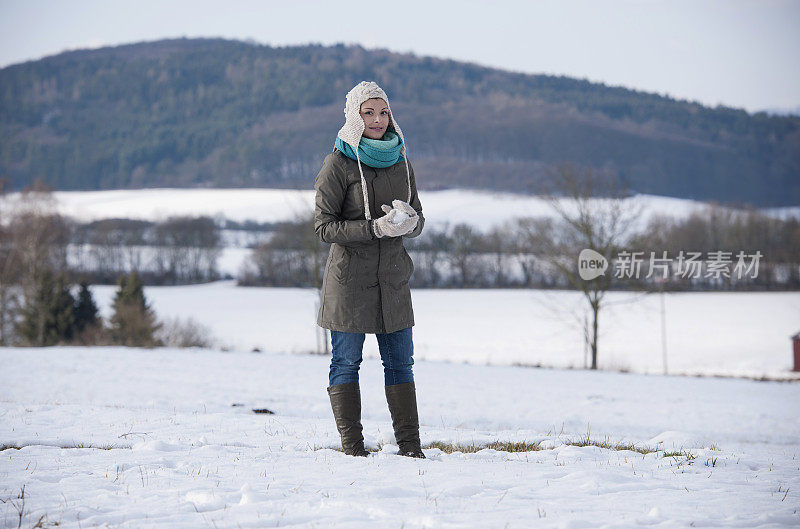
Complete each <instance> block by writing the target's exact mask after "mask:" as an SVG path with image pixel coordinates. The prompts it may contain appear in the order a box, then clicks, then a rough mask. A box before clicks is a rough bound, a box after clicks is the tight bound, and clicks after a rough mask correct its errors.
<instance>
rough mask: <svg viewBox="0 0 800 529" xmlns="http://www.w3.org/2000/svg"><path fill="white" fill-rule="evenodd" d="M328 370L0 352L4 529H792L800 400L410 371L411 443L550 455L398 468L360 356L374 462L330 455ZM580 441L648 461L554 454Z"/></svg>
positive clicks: (186, 355)
mask: <svg viewBox="0 0 800 529" xmlns="http://www.w3.org/2000/svg"><path fill="white" fill-rule="evenodd" d="M328 363H329V359H328V358H327V357H325V356H313V355H291V354H280V353H278V352H276V350H275V349H270V350H269V351H267V352H265V353H263V354H251V353H244V352H239V353H221V352H216V351H206V350H188V351H187V350H170V349H161V350H139V349H127V348H49V349H0V364H1V365H2V366H3V369H2V371H0V416H1V417H2V420H1V421H0V444H5V445H14V446H20V447H22V448H21V449H20V450H13V449H8V450H3V451H1V452H0V499H2V500H3V503H0V527H3V528H12V527H14V528H16V527H18V523H19V524H21V527H26V528H27V527H34V526H36V527H58V528H59V529H79V528H84V529H85V528H90V527H115V528H123V529H128V528H137V529H142V528H151V527H159V528H164V529H183V528H186V529H195V528H202V527H213V528H217V529H223V528H225V529H227V528H230V529H235V528H242V527H244V528H262V527H296V528H304V529H306V528H307V529H311V528H331V527H341V528H347V529H384V528H386V529H389V528H391V529H397V528H401V527H402V528H406V529H411V528H413V529H421V528H442V529H444V528H447V529H451V528H452V529H455V528H460V529H461V528H463V529H466V528H476V529H486V528H495V527H497V528H509V529H527V528H530V527H541V528H578V527H597V528H612V527H614V528H619V527H642V526H655V527H664V528H678V527H725V528H734V527H737V528H738V527H761V528H783V527H797V526H798V525H800V514H798V512H799V509H798V507H800V463H798V461H800V452H798V446H800V443H798V441H800V421H799V420H798V413H797V407H796V403H797V402H800V385H798V384H786V383H764V382H753V381H748V380H731V379H713V378H680V377H663V376H652V375H651V376H646V375H635V374H620V373H607V372H586V371H560V370H536V369H525V368H515V367H487V366H473V365H460V364H450V363H443V362H433V361H418V362H417V363H416V364H415V368H414V369H415V380H416V384H417V387H418V402H419V413H420V423H421V439H422V441H423V443H430V442H432V441H439V442H444V443H449V442H457V443H463V444H467V445H469V444H473V443H476V444H482V443H486V442H489V441H495V440H500V441H512V442H519V441H528V442H540V443H541V446H542V447H543V448H545V449H544V450H540V451H535V452H520V453H507V452H501V451H495V450H491V449H484V450H482V451H480V452H477V453H461V452H457V453H452V454H447V453H444V452H442V451H441V450H439V449H437V448H428V449H426V450H425V453H426V455H427V458H428V459H426V460H412V459H408V458H403V457H401V456H397V455H394V451H396V447H394V446H392V444H391V443H393V442H394V439H393V434H392V432H391V422H390V417H389V413H388V409H387V406H386V403H385V400H384V396H383V377H382V373H381V365H380V363H379V361H378V360H376V359H367V360H365V361H364V363H363V365H362V369H361V388H362V395H363V422H364V434H365V438H366V442H367V446H368V448H370V449H371V450H373V451H376V453H374V454H373V455H371V456H370V457H368V458H354V457H351V456H346V455H344V454H341V453H340V452H337V451H335V450H333V448H335V447H337V446H338V445H339V440H338V435H337V433H336V430H335V426H334V423H333V418H332V415H331V412H330V407H329V403H328V401H327V395H326V392H325V387H326V385H327V371H328ZM233 404H240V406H232V405H233ZM254 407H267V408H269V409H270V410H272V411H274V412H275V415H254V414H253V413H251V412H250V410H251V408H254ZM587 431H590V437H591V439H593V440H597V441H603V440H608V441H610V442H611V443H618V442H629V443H635V444H636V445H637V446H651V447H658V448H660V449H661V450H662V451H660V452H657V453H651V454H647V455H642V454H639V453H636V452H633V451H627V450H626V451H616V450H609V449H604V448H598V447H594V446H587V447H578V446H569V445H568V444H567V443H568V442H569V441H571V440H576V439H579V438H581V437H582V436H585V435H586V433H587ZM379 445H381V450H380V451H378V449H379ZM60 447H64V448H60ZM68 447H81V448H68ZM100 448H108V449H105V450H104V449H100ZM663 450H674V451H677V450H684V452H685V453H684V455H678V456H673V457H665V454H664V452H663ZM687 452H688V454H690V455H688V456H687V455H685V454H686V453H687ZM23 487H24V497H25V501H24V510H23V511H22V518H21V520H20V518H19V516H18V512H19V509H18V508H17V507H18V506H21V505H23V504H22V502H21V500H19V499H16V498H17V496H19V495H20V492H21V490H22V489H23ZM37 522H38V525H36V524H37Z"/></svg>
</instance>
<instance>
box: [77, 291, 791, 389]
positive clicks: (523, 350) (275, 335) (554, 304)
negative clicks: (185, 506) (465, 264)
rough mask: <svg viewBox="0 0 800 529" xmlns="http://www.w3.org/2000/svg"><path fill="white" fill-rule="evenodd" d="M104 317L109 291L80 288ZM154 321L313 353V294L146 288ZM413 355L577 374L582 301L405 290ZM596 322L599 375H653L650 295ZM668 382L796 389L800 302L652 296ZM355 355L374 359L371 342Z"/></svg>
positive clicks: (613, 301)
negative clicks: (794, 340)
mask: <svg viewBox="0 0 800 529" xmlns="http://www.w3.org/2000/svg"><path fill="white" fill-rule="evenodd" d="M92 288H93V292H94V293H95V297H96V299H97V302H98V304H99V305H100V307H101V311H102V312H103V314H104V315H105V316H106V317H108V316H110V305H111V300H112V299H113V295H114V290H115V287H111V286H95V287H92ZM145 295H146V296H147V297H148V299H149V300H150V302H151V304H152V306H153V308H154V309H155V311H156V313H157V315H158V316H159V317H162V318H167V317H169V318H175V317H180V318H184V319H185V318H188V317H191V318H193V319H195V320H196V321H198V322H200V323H202V324H204V325H206V326H208V327H209V328H210V329H211V331H212V334H213V335H214V336H215V337H216V339H217V340H218V343H217V345H218V346H220V347H225V348H228V349H238V350H244V351H249V350H251V349H253V348H259V349H261V350H263V351H286V352H299V353H302V352H311V351H316V350H317V344H318V340H319V341H320V343H324V342H322V339H323V338H322V335H321V329H319V327H317V326H316V303H317V294H316V291H314V290H311V289H299V288H256V287H236V286H235V284H234V283H233V282H231V281H222V282H216V283H211V284H206V285H191V286H178V287H147V288H146V289H145ZM412 298H413V302H414V316H415V321H416V325H415V327H414V355H415V357H416V358H418V359H430V360H446V361H450V362H469V363H473V364H493V365H512V364H515V363H519V364H525V365H536V364H541V365H544V366H557V367H582V366H583V365H584V345H583V340H582V336H583V334H582V333H583V331H582V323H583V321H582V320H583V317H584V314H585V310H586V302H585V301H584V300H583V299H582V297H581V294H579V293H578V292H572V291H542V290H522V289H520V290H516V289H515V290H505V289H469V290H456V289H414V290H412ZM607 299H608V306H607V308H606V309H604V310H603V311H602V312H601V313H600V339H599V344H600V354H599V365H600V367H601V368H602V369H622V370H630V371H633V372H639V373H663V368H664V365H663V364H664V362H663V350H662V334H661V300H660V298H659V294H653V295H649V296H648V295H641V294H636V293H631V292H611V293H609V294H608V298H607ZM664 302H665V303H664V305H665V309H666V310H665V322H666V348H667V369H668V372H669V373H671V374H677V373H684V374H706V375H716V374H720V375H733V376H750V377H762V376H767V377H775V378H792V377H793V378H795V379H800V373H792V372H791V371H790V369H791V367H792V353H791V341H790V339H789V338H790V336H791V335H793V334H794V333H796V332H798V331H800V293H797V292H770V293H764V292H710V293H708V292H706V293H687V292H683V293H673V294H665V295H664ZM364 353H365V355H366V356H369V357H373V358H376V357H378V346H377V342H376V340H375V338H374V336H369V337H368V339H367V340H366V342H365V344H364Z"/></svg>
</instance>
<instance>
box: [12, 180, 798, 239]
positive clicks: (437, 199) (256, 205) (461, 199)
mask: <svg viewBox="0 0 800 529" xmlns="http://www.w3.org/2000/svg"><path fill="white" fill-rule="evenodd" d="M18 196H19V195H18V194H10V195H8V196H7V197H6V198H4V199H0V207H8V208H11V207H13V204H14V202H15V201H16V200H17V198H18ZM54 197H55V199H56V201H57V207H58V210H59V211H60V212H61V213H62V214H65V215H68V216H71V217H74V218H76V219H78V220H81V221H90V220H97V219H104V218H131V219H140V220H160V219H165V218H166V217H169V216H171V215H207V216H211V217H216V218H220V219H222V218H225V219H229V220H234V221H239V222H244V221H248V220H252V221H257V222H280V221H288V220H294V219H296V218H297V217H298V216H307V215H310V214H311V213H313V211H314V191H313V190H292V189H138V190H114V191H59V192H56V193H54ZM420 200H421V202H422V207H423V210H424V212H425V219H426V222H427V223H428V225H429V226H436V227H443V226H444V225H445V224H449V225H451V226H452V225H454V224H458V223H466V224H470V225H472V226H474V227H475V228H476V229H478V230H482V231H485V230H488V229H490V228H491V227H493V226H497V225H500V224H502V223H503V222H506V221H508V220H511V219H513V218H515V217H539V216H553V215H554V210H553V208H552V206H551V205H550V204H549V203H548V202H547V201H546V200H544V199H542V198H541V197H538V196H531V195H517V194H512V193H501V192H491V191H472V190H463V189H451V190H445V191H420ZM628 202H629V205H630V206H631V208H634V209H640V210H641V214H640V215H639V220H640V222H641V223H644V222H646V221H647V220H648V219H649V218H650V216H651V215H654V214H661V215H670V216H675V217H682V216H686V215H689V214H690V213H691V212H693V211H697V210H701V209H703V208H706V207H708V205H707V204H706V203H704V202H698V201H694V200H688V199H680V198H671V197H662V196H655V195H636V196H635V197H633V198H631V199H629V200H628ZM565 207H569V203H568V202H567V203H565ZM763 211H764V212H765V213H768V214H770V215H774V216H777V217H788V216H794V217H800V207H787V208H771V209H765V210H763Z"/></svg>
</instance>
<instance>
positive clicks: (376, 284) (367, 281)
mask: <svg viewBox="0 0 800 529" xmlns="http://www.w3.org/2000/svg"><path fill="white" fill-rule="evenodd" d="M405 163H406V162H405V161H404V160H402V159H401V160H400V161H398V163H396V164H394V165H392V166H390V167H386V168H374V167H369V166H367V165H364V164H362V165H361V167H362V170H363V173H364V179H365V181H366V183H367V194H368V200H369V207H370V215H371V217H372V220H366V215H365V214H364V197H363V191H362V186H361V175H360V173H359V171H358V165H357V162H356V161H355V160H352V159H350V158H348V157H346V156H345V155H344V154H342V153H341V152H340V151H339V150H337V149H334V151H333V152H332V153H331V154H329V155H327V156H326V157H325V160H324V161H323V164H322V169H321V170H320V171H319V174H318V175H317V178H316V181H315V182H314V189H315V190H316V199H315V212H314V230H315V232H316V234H317V237H319V238H320V239H321V240H322V241H323V242H327V243H331V247H330V251H329V253H328V261H327V263H326V264H325V275H324V276H323V279H322V290H321V293H320V296H321V299H320V309H319V313H318V314H317V325H319V326H320V327H324V328H326V329H331V330H335V331H342V332H359V333H371V334H383V333H391V332H395V331H398V330H401V329H405V328H408V327H412V326H413V325H414V311H413V309H412V306H411V289H410V288H409V284H408V281H409V278H410V277H411V274H412V273H413V271H414V264H413V262H412V260H411V257H410V256H409V255H408V252H407V251H406V249H405V247H404V246H403V237H417V236H418V235H419V234H420V233H421V232H422V227H423V226H424V224H425V218H424V217H423V216H422V204H420V201H419V196H418V195H417V186H416V182H415V180H414V170H413V168H412V167H411V164H410V163H409V168H408V169H409V170H408V172H406V167H405ZM409 179H410V183H409ZM409 185H410V187H411V200H410V201H409V204H410V205H411V207H413V208H414V209H415V210H416V211H417V214H418V215H419V222H418V223H417V227H416V228H414V230H413V231H411V232H409V233H407V234H406V235H403V236H402V237H382V238H377V237H376V236H375V233H374V231H373V229H372V226H371V223H373V222H375V220H374V219H376V218H379V217H381V216H383V214H384V213H383V211H382V210H381V209H380V207H381V205H382V204H388V205H390V206H391V204H392V200H394V199H400V200H404V201H405V200H407V199H408V189H409Z"/></svg>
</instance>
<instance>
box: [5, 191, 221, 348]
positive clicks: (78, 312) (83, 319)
mask: <svg viewBox="0 0 800 529" xmlns="http://www.w3.org/2000/svg"><path fill="white" fill-rule="evenodd" d="M17 198H18V199H17V200H16V201H15V202H14V204H13V210H12V211H0V345H32V346H47V345H56V344H86V345H88V344H91V345H101V344H114V345H125V346H144V347H154V346H157V345H173V346H191V345H203V344H208V343H209V342H210V335H209V333H208V331H207V329H205V328H203V327H202V326H200V325H198V324H197V323H196V322H194V321H192V320H186V321H183V320H180V319H173V320H166V321H163V322H160V321H158V320H157V319H156V315H155V312H154V311H153V309H152V308H151V306H150V304H149V302H148V301H147V300H146V298H145V295H144V281H143V278H142V277H141V276H140V275H139V273H138V268H139V266H141V265H142V263H143V259H142V255H141V252H142V247H141V245H144V244H150V243H157V244H161V245H160V246H156V247H155V248H156V250H155V251H154V252H151V253H152V254H153V259H154V263H155V264H156V268H155V269H152V270H151V271H150V272H149V275H150V277H151V278H153V279H155V280H157V281H160V282H170V283H172V282H178V281H195V280H208V279H213V278H215V277H216V255H217V253H218V249H217V247H218V243H219V239H218V237H219V235H218V230H216V229H215V230H212V234H211V235H209V234H208V233H205V232H206V231H207V229H208V227H209V225H208V223H207V222H205V221H204V220H202V219H201V221H199V222H198V221H196V219H170V220H168V221H165V222H164V223H156V224H153V223H135V222H134V223H133V227H131V225H130V224H129V223H126V222H122V223H121V225H122V226H124V227H126V228H130V229H122V228H120V224H118V223H116V222H112V223H111V224H112V225H113V226H114V229H109V226H108V224H107V223H99V226H97V225H94V224H93V223H92V224H89V225H83V226H79V225H76V224H75V223H73V222H71V221H69V220H68V219H65V218H64V217H62V216H61V215H59V214H57V213H55V209H54V207H53V206H54V204H53V198H52V195H51V193H50V191H49V189H47V188H45V187H42V186H34V187H33V188H31V189H27V190H25V191H24V192H22V193H21V194H20V195H19V196H18V197H17ZM199 232H202V233H199ZM74 237H77V240H78V241H79V242H80V243H81V244H77V245H75V244H71V241H73V238H74ZM182 237H185V238H182ZM200 244H205V245H206V246H203V247H200V249H198V248H197V247H196V246H194V245H200ZM189 245H191V246H189ZM75 247H77V248H78V252H77V253H78V254H79V256H80V254H83V253H86V254H87V255H91V256H93V258H92V259H91V260H90V261H89V262H90V263H92V264H90V265H84V266H71V264H70V261H71V260H74V257H75V256H74V255H70V254H71V253H74V252H73V251H72V250H75ZM86 247H88V249H87V248H86ZM206 249H210V250H208V251H205V250H206ZM112 275H113V278H114V279H113V281H111V283H116V284H117V290H116V293H115V297H114V300H113V304H112V315H111V316H110V318H109V319H108V321H107V322H105V321H103V318H101V316H100V314H99V311H98V307H97V304H96V303H95V301H94V299H93V296H92V292H91V290H90V288H89V285H90V280H92V279H94V280H97V279H101V280H102V279H104V278H108V277H111V276H112ZM100 282H104V281H100ZM76 287H77V294H75V293H74V290H75V289H76Z"/></svg>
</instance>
